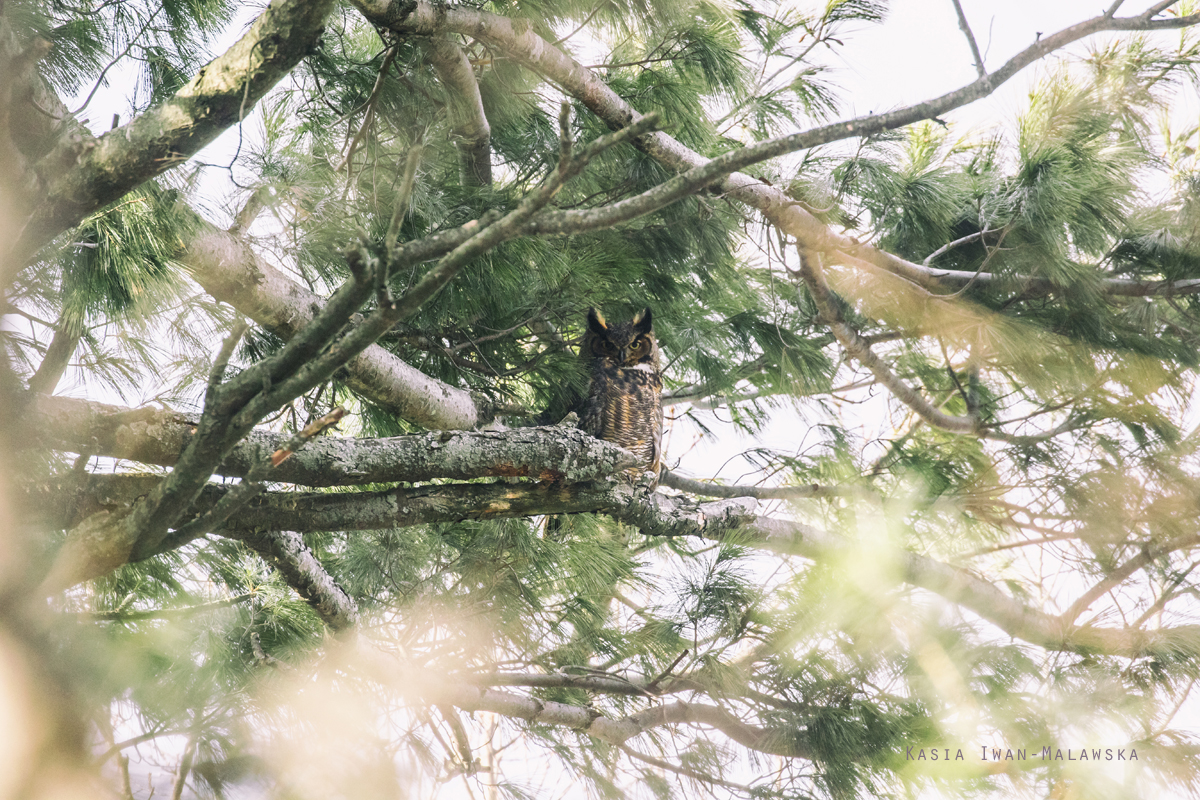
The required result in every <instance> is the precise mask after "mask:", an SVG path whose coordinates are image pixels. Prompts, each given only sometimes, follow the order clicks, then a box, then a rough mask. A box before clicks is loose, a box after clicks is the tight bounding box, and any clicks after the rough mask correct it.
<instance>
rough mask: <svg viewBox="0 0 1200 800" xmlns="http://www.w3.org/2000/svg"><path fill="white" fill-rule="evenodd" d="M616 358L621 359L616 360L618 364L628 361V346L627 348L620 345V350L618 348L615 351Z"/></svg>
mask: <svg viewBox="0 0 1200 800" xmlns="http://www.w3.org/2000/svg"><path fill="white" fill-rule="evenodd" d="M617 358H619V359H621V360H620V361H618V362H617V363H618V364H625V363H627V362H628V361H629V348H628V347H622V348H621V349H620V350H618V351H617Z"/></svg>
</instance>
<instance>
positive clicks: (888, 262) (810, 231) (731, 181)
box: [354, 0, 1200, 296]
mask: <svg viewBox="0 0 1200 800" xmlns="http://www.w3.org/2000/svg"><path fill="white" fill-rule="evenodd" d="M354 4H355V6H356V7H357V8H358V9H359V10H360V11H362V13H363V14H364V15H365V16H366V17H367V18H368V19H369V20H371V21H372V22H373V23H374V24H377V25H380V26H383V27H387V28H390V29H391V30H393V31H395V32H397V33H400V34H417V35H422V36H438V35H444V34H446V33H458V34H462V35H466V36H471V37H473V38H475V39H478V40H479V41H481V42H484V43H485V44H487V45H488V46H489V47H493V48H495V49H497V50H499V51H501V52H503V53H505V54H506V55H507V56H509V57H511V58H514V59H516V60H517V61H519V62H521V63H522V64H524V65H525V66H527V67H528V68H530V69H531V70H533V71H534V72H536V73H538V74H540V75H542V76H543V77H545V78H547V79H548V80H550V81H552V82H554V83H556V84H557V85H559V86H560V87H562V89H563V90H564V91H566V92H567V93H568V94H570V95H571V96H573V97H575V98H576V99H578V100H579V101H580V102H582V103H583V104H584V105H586V106H587V107H588V108H589V109H591V111H592V112H593V113H595V114H596V115H597V116H598V117H600V118H601V119H603V120H604V121H605V122H606V123H607V124H608V125H609V127H611V128H614V129H620V128H623V127H625V126H626V125H629V124H630V123H631V122H633V121H635V120H637V119H640V118H641V114H639V113H638V112H637V111H636V110H635V109H634V108H633V107H632V106H630V105H629V104H628V103H627V102H626V101H625V100H624V99H622V98H621V97H620V96H618V95H617V94H616V93H615V92H614V91H613V90H612V89H610V88H609V87H608V86H607V85H606V84H605V83H604V82H603V81H601V80H600V78H599V77H598V76H597V75H596V74H595V73H593V72H591V71H590V70H589V69H587V68H586V67H584V66H583V65H582V64H580V63H579V62H577V61H575V60H574V59H572V58H570V57H569V56H567V55H566V54H565V53H563V52H562V51H561V50H559V49H558V48H556V47H554V46H553V45H551V44H550V43H548V42H547V41H546V40H544V39H542V38H541V37H540V36H538V35H537V34H536V33H535V32H534V31H533V30H531V28H530V27H529V26H528V25H526V24H522V23H519V22H516V21H513V20H510V19H508V18H506V17H502V16H499V15H496V14H491V13H489V12H486V11H480V10H478V9H475V8H471V7H469V6H451V7H446V6H441V5H435V4H434V3H433V2H431V0H415V2H413V1H411V0H409V1H407V2H400V0H356V1H355V3H354ZM1152 10H1153V9H1152ZM1148 13H1149V12H1148ZM1198 23H1200V13H1197V14H1190V15H1187V16H1181V17H1174V18H1171V19H1152V17H1151V16H1147V15H1145V14H1143V15H1139V16H1136V17H1122V18H1116V17H1110V16H1107V15H1101V16H1097V17H1093V18H1092V19H1089V20H1085V21H1084V22H1081V23H1079V24H1077V25H1073V26H1071V27H1069V28H1065V29H1063V30H1061V31H1059V32H1057V33H1055V34H1052V35H1050V36H1046V37H1042V38H1041V39H1039V40H1038V41H1037V42H1036V43H1034V44H1033V45H1031V46H1030V47H1028V48H1026V49H1025V50H1023V51H1021V52H1020V53H1018V54H1017V55H1015V56H1014V57H1013V58H1011V59H1010V60H1009V61H1008V62H1007V63H1005V64H1004V65H1002V66H1001V67H1000V68H999V69H997V70H996V71H995V72H993V73H991V74H990V75H987V76H986V77H982V78H980V79H978V80H976V81H975V82H973V83H970V84H967V85H966V86H963V87H961V88H960V89H957V90H955V91H952V92H949V93H947V94H945V95H942V96H941V97H937V98H934V99H932V100H928V101H926V102H923V103H917V104H914V105H911V106H908V107H906V108H902V109H898V110H896V111H891V112H888V113H885V114H872V115H868V116H865V117H858V118H855V119H850V120H843V121H840V122H835V123H832V124H830V125H825V126H822V127H819V128H813V129H811V130H808V131H802V132H800V133H795V134H791V135H789V136H784V137H780V138H778V139H774V140H771V141H769V142H763V143H761V144H757V145H753V146H752V147H748V148H743V150H744V151H749V152H748V153H746V154H744V155H743V156H742V157H751V158H752V159H757V160H761V159H762V158H769V157H774V156H778V155H783V154H785V153H790V152H795V151H797V150H802V149H806V148H811V147H815V146H817V145H821V144H827V143H829V142H834V141H840V140H843V139H848V138H854V137H860V136H868V135H871V134H874V133H879V132H881V131H886V130H893V129H895V128H900V127H903V126H905V125H910V124H912V123H914V122H919V121H921V120H925V119H930V118H932V117H935V116H938V115H940V114H944V113H947V112H949V111H952V110H954V109H956V108H959V107H961V106H964V105H967V104H969V103H971V102H974V101H975V100H978V99H980V98H983V97H986V96H987V95H989V94H991V93H992V92H994V91H995V90H996V89H997V88H998V87H999V86H1000V85H1001V84H1003V83H1004V82H1005V81H1007V80H1008V79H1009V78H1011V77H1012V76H1014V75H1015V74H1017V73H1018V72H1019V71H1020V70H1022V69H1024V68H1025V67H1027V66H1029V65H1030V64H1032V63H1034V62H1035V61H1037V60H1038V59H1040V58H1043V57H1044V56H1046V55H1049V54H1050V53H1052V52H1054V51H1055V50H1058V49H1059V48H1062V47H1065V46H1066V45H1068V44H1070V43H1071V42H1074V41H1077V40H1079V39H1082V38H1085V37H1087V36H1090V35H1092V34H1094V33H1098V32H1101V31H1108V30H1115V31H1138V30H1143V31H1144V30H1163V29H1170V28H1183V27H1188V26H1191V25H1196V24H1198ZM636 144H637V145H638V147H640V148H641V149H642V150H644V151H645V152H646V153H647V154H649V155H650V156H651V157H653V158H655V159H656V160H658V161H659V162H661V163H662V164H663V165H665V166H667V167H669V168H671V169H673V170H676V171H680V172H682V171H684V170H687V169H691V168H695V167H698V166H701V165H703V164H704V163H705V162H706V161H707V159H705V158H704V157H703V156H701V155H700V154H698V153H696V152H695V151H693V150H690V149H689V148H687V147H685V146H683V145H682V144H680V143H679V142H678V141H676V140H675V139H673V138H672V137H670V136H668V135H667V134H665V133H662V132H656V133H653V134H649V135H646V136H642V137H639V138H638V139H637V141H636ZM739 152H741V151H739ZM750 163H753V162H752V161H751V162H750ZM719 186H720V188H721V190H722V191H724V192H725V193H726V194H728V195H729V196H730V197H732V198H734V199H736V200H739V201H741V202H744V203H746V204H747V205H749V206H751V207H753V208H756V209H758V210H759V211H760V212H762V214H763V215H764V216H765V217H766V218H767V219H768V220H769V221H770V222H771V223H772V224H774V225H775V226H776V227H778V228H779V229H780V230H782V231H784V232H785V233H787V234H789V235H791V236H794V237H796V239H797V240H798V241H799V242H800V244H801V246H803V247H805V248H807V249H810V250H814V251H817V252H825V253H829V254H836V253H838V252H842V253H845V254H847V255H849V256H851V257H853V258H857V259H861V260H864V261H867V262H869V263H871V264H873V265H875V266H877V267H879V268H882V269H885V270H888V271H889V272H894V273H896V274H899V275H902V276H904V277H906V278H908V279H909V280H913V281H915V282H917V283H919V284H921V285H923V286H926V287H930V288H940V287H945V286H951V287H956V286H962V285H966V283H968V282H970V281H975V282H976V284H978V282H979V280H980V278H982V277H983V276H981V275H979V274H978V273H974V272H965V271H948V270H938V269H934V268H931V267H926V266H923V265H920V264H915V263H912V262H910V261H907V260H905V259H902V258H900V257H898V256H895V255H893V254H891V253H888V252H886V251H883V250H879V249H878V248H876V247H873V246H871V245H868V244H863V243H861V242H858V241H857V240H855V239H853V238H852V237H849V236H844V235H841V234H837V233H835V232H834V231H832V230H830V229H829V228H828V227H827V226H826V225H825V224H824V223H822V222H821V221H820V220H818V219H817V218H816V217H814V216H813V215H812V214H810V213H809V212H808V211H806V210H805V209H804V208H803V207H801V206H800V205H799V204H797V203H795V202H794V201H793V200H792V199H791V198H790V197H788V196H787V195H786V194H784V193H783V192H782V191H780V190H779V189H776V188H774V187H773V186H768V185H766V184H764V183H763V182H762V181H759V180H757V179H755V178H752V177H750V176H748V175H745V174H743V173H734V174H731V175H729V176H728V177H726V178H725V179H724V180H723V181H722V182H721V183H720V184H719ZM994 279H996V280H999V279H1000V278H999V276H997V277H995V278H994ZM985 280H993V277H991V276H989V278H987V279H985ZM1005 280H1011V281H1017V282H1019V285H1020V286H1021V287H1022V288H1023V289H1025V290H1027V291H1041V292H1052V291H1055V290H1056V289H1057V288H1058V287H1057V286H1056V285H1055V284H1054V283H1053V282H1051V281H1049V280H1047V279H1045V278H1039V277H1036V276H1021V277H1016V276H1014V277H1011V278H1005ZM1100 288H1101V290H1102V291H1105V292H1107V293H1109V294H1113V295H1121V296H1149V295H1168V294H1182V293H1196V292H1200V281H1197V280H1192V281H1179V282H1166V281H1133V280H1126V279H1117V278H1111V279H1105V280H1103V281H1101V283H1100Z"/></svg>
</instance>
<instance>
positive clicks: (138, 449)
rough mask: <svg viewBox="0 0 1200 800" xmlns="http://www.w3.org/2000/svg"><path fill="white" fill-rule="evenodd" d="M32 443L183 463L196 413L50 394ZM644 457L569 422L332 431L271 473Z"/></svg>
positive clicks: (338, 476) (514, 470)
mask: <svg viewBox="0 0 1200 800" xmlns="http://www.w3.org/2000/svg"><path fill="white" fill-rule="evenodd" d="M30 413H31V415H32V419H31V420H30V423H31V424H30V426H29V430H28V431H27V434H28V437H29V439H28V441H29V443H30V444H34V443H36V444H38V445H40V446H43V447H48V448H50V449H53V450H62V451H67V452H74V453H85V454H87V455H95V456H108V457H111V458H119V459H128V460H130V461H137V462H140V463H143V464H156V465H159V466H164V467H169V466H173V465H174V464H175V462H176V461H177V460H178V459H179V454H180V453H181V452H182V451H183V448H184V447H185V446H186V445H187V442H188V440H189V439H190V437H191V436H192V434H193V433H194V431H195V422H196V419H195V418H194V417H188V416H187V415H183V414H178V413H176V412H172V411H161V410H158V409H154V408H139V409H127V408H121V407H120V406H110V405H105V404H103V403H94V402H90V401H87V400H73V399H70V398H65V397H41V398H38V400H37V402H36V405H35V406H33V407H32V409H31V411H30ZM287 438H288V437H287V436H286V435H285V434H281V433H269V432H266V431H254V432H252V433H251V434H250V435H248V436H247V437H246V438H245V439H243V440H242V441H241V442H239V443H238V444H237V445H236V446H235V447H234V449H233V450H232V451H231V452H230V454H229V455H228V456H227V457H226V458H225V460H224V461H222V462H221V464H220V465H219V466H218V467H217V474H219V475H225V476H228V477H239V478H240V477H243V476H245V475H246V474H247V472H248V471H249V469H250V467H251V465H252V464H254V463H255V461H257V460H259V459H261V458H262V457H263V456H264V455H266V454H269V453H271V452H273V451H275V450H276V449H278V448H279V447H280V446H281V445H282V443H283V442H284V441H286V439H287ZM635 461H636V459H635V458H634V457H633V456H632V455H631V454H629V453H626V452H625V451H623V450H621V449H620V448H618V447H616V446H615V445H612V444H609V443H608V442H603V441H600V440H599V439H596V438H594V437H592V436H590V435H588V434H586V433H584V432H583V431H580V430H578V429H576V428H568V427H546V428H518V429H514V430H510V431H474V432H465V431H464V432H455V433H450V432H438V433H427V434H414V435H412V436H395V437H391V438H383V439H349V438H340V437H333V436H323V437H320V438H317V439H314V440H312V441H311V442H309V443H308V444H307V445H306V446H305V447H304V449H303V450H299V451H297V452H296V453H294V454H293V455H292V456H291V457H290V458H288V460H287V461H284V462H283V463H281V464H279V465H278V466H276V467H275V468H274V470H273V471H272V473H271V480H272V481H275V482H282V483H295V484H300V485H303V486H350V485H361V484H367V483H390V482H396V481H403V482H410V483H411V482H416V481H429V480H437V479H452V480H469V479H472V478H485V477H491V476H507V477H531V478H537V479H539V480H548V481H554V480H561V481H566V482H568V483H578V482H581V481H588V480H593V479H596V478H600V477H604V476H606V475H612V474H615V473H617V472H620V471H621V470H623V469H625V468H627V467H630V466H632V465H633V464H634V463H635Z"/></svg>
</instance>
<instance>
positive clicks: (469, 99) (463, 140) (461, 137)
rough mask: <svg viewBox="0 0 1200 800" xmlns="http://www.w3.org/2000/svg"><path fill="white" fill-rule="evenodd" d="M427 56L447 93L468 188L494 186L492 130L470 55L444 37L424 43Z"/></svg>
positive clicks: (432, 38)
mask: <svg viewBox="0 0 1200 800" xmlns="http://www.w3.org/2000/svg"><path fill="white" fill-rule="evenodd" d="M422 44H423V45H424V50H425V55H426V57H427V58H428V59H429V63H430V64H432V65H433V69H434V71H435V72H436V73H437V76H438V80H439V81H441V82H442V86H443V87H445V89H446V109H447V111H448V112H449V114H450V131H451V133H452V134H453V135H454V137H455V144H456V145H457V147H458V151H459V158H460V162H461V165H462V180H463V184H464V185H466V186H491V185H492V129H491V126H490V125H489V124H488V120H487V114H486V113H485V112H484V110H483V98H482V97H481V96H480V94H479V82H478V81H477V80H476V79H475V72H474V70H472V69H471V63H470V62H469V61H468V60H467V54H466V53H464V52H463V49H462V48H461V47H459V46H458V45H457V44H455V43H454V42H452V41H450V40H449V39H447V38H445V37H441V36H435V37H431V38H429V39H425V40H422Z"/></svg>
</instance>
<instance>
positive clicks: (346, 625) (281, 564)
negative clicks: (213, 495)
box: [237, 531, 358, 634]
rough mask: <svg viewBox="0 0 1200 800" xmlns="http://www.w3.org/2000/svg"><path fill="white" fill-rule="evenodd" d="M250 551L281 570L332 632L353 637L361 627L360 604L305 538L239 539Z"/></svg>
mask: <svg viewBox="0 0 1200 800" xmlns="http://www.w3.org/2000/svg"><path fill="white" fill-rule="evenodd" d="M237 538H238V539H240V540H241V541H242V542H243V543H245V545H246V546H247V547H249V548H250V549H251V550H253V551H254V552H256V553H258V554H259V555H260V556H262V557H263V559H264V560H265V561H266V562H267V563H268V564H270V565H271V566H273V567H275V569H277V570H279V574H280V575H282V576H283V579H284V580H286V581H287V583H288V585H289V586H291V587H292V588H293V589H295V590H296V591H297V592H298V593H299V595H300V596H301V597H303V598H304V599H305V600H306V601H308V604H309V605H310V606H312V607H313V610H314V611H316V612H317V615H318V616H319V617H320V618H321V619H322V621H324V623H325V624H326V625H328V626H329V629H330V630H331V631H333V632H334V633H337V634H349V633H352V632H353V630H354V626H355V625H357V624H358V604H357V603H355V602H354V599H353V598H351V597H350V595H348V594H346V592H345V590H344V589H342V587H340V586H338V585H337V582H336V581H335V580H334V579H333V577H332V576H331V575H330V574H329V573H328V572H326V571H325V567H323V566H322V565H321V562H320V561H319V560H317V557H316V556H314V555H313V553H312V551H311V550H309V549H308V545H306V544H305V543H304V538H303V537H302V536H301V535H300V534H298V533H293V532H291V531H256V532H251V533H247V534H245V535H243V536H238V537H237Z"/></svg>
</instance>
